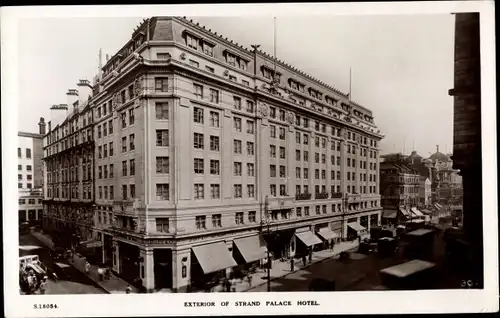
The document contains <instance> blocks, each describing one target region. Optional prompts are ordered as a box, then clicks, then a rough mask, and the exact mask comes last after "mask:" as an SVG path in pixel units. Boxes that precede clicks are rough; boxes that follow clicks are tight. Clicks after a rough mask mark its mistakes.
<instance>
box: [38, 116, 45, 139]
mask: <svg viewBox="0 0 500 318" xmlns="http://www.w3.org/2000/svg"><path fill="white" fill-rule="evenodd" d="M46 126H47V124H45V119H44V118H43V117H40V122H39V123H38V133H39V134H40V135H43V136H45V133H46V130H45V128H46Z"/></svg>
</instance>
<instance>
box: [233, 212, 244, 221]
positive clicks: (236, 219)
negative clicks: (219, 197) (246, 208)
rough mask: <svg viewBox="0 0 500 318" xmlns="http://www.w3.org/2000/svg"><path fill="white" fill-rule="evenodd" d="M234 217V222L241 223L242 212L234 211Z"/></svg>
mask: <svg viewBox="0 0 500 318" xmlns="http://www.w3.org/2000/svg"><path fill="white" fill-rule="evenodd" d="M234 219H235V222H236V224H243V212H236V215H235V217H234Z"/></svg>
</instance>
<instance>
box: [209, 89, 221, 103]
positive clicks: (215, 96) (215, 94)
mask: <svg viewBox="0 0 500 318" xmlns="http://www.w3.org/2000/svg"><path fill="white" fill-rule="evenodd" d="M210 102H212V103H216V104H218V103H219V91H217V90H215V89H213V88H211V89H210Z"/></svg>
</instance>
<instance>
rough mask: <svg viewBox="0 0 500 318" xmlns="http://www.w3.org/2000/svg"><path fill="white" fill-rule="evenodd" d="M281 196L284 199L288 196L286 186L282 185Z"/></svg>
mask: <svg viewBox="0 0 500 318" xmlns="http://www.w3.org/2000/svg"><path fill="white" fill-rule="evenodd" d="M280 195H281V196H282V197H284V196H287V193H286V187H285V185H284V184H280Z"/></svg>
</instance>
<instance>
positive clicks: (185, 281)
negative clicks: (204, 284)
mask: <svg viewBox="0 0 500 318" xmlns="http://www.w3.org/2000/svg"><path fill="white" fill-rule="evenodd" d="M183 274H184V275H183ZM190 284H191V249H185V250H172V290H173V291H174V292H178V293H179V292H180V293H182V292H186V291H187V290H188V286H189V285H190Z"/></svg>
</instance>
